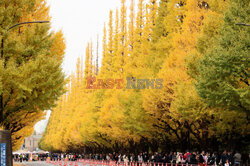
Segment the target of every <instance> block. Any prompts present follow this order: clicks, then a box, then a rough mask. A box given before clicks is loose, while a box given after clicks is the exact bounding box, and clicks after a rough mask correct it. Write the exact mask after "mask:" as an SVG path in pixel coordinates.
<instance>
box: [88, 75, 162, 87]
mask: <svg viewBox="0 0 250 166" xmlns="http://www.w3.org/2000/svg"><path fill="white" fill-rule="evenodd" d="M124 82H125V81H124V80H123V79H112V78H109V79H105V80H104V79H96V77H88V78H87V87H86V89H124ZM162 88H163V79H136V78H135V77H127V78H126V89H162Z"/></svg>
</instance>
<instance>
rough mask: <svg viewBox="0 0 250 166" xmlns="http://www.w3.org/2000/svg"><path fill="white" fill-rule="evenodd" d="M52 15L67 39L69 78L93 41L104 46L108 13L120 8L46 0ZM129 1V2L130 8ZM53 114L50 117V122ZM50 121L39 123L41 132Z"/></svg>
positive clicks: (102, 1)
mask: <svg viewBox="0 0 250 166" xmlns="http://www.w3.org/2000/svg"><path fill="white" fill-rule="evenodd" d="M47 2H48V5H49V6H50V15H51V16H52V29H53V30H56V31H58V30H62V31H63V33H64V36H65V39H66V55H65V58H64V63H63V70H64V72H65V73H66V74H67V75H69V74H71V72H73V71H74V70H75V64H76V60H77V58H78V57H80V56H81V57H84V53H85V47H86V45H87V42H89V41H90V40H91V39H92V40H93V42H94V43H96V39H97V35H98V34H99V41H100V44H101V41H102V35H103V25H104V22H106V23H107V22H108V18H109V11H110V10H111V9H112V10H114V11H115V10H116V8H119V7H120V2H121V1H120V0H70V1H69V0H47ZM129 2H130V0H127V4H128V5H129ZM128 9H129V7H128ZM49 115H50V113H48V114H47V119H48V117H49ZM47 121H48V120H42V121H41V122H39V123H38V124H36V126H35V129H36V131H38V132H42V131H43V130H44V129H45V127H46V124H47Z"/></svg>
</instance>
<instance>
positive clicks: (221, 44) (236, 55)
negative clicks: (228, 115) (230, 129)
mask: <svg viewBox="0 0 250 166" xmlns="http://www.w3.org/2000/svg"><path fill="white" fill-rule="evenodd" d="M249 12H250V9H249V1H240V0H233V1H231V4H230V9H229V11H228V12H227V13H226V14H225V17H224V22H225V23H224V25H223V26H222V28H221V30H220V32H219V33H220V36H219V37H218V38H217V42H216V45H215V46H214V47H212V48H211V50H210V51H208V52H207V53H206V54H205V55H204V57H203V58H202V60H201V62H200V65H199V75H198V78H197V81H198V82H197V84H196V88H197V91H198V93H199V95H200V96H201V97H202V98H203V99H204V101H205V102H206V103H207V104H209V105H210V106H213V107H220V108H226V109H229V110H238V111H243V112H246V113H247V114H249V112H250V111H249V110H250V88H249V75H250V73H249V68H250V63H249V59H250V54H249V43H250V36H249V34H250V33H249V32H250V29H249V28H248V27H245V26H238V25H235V24H236V23H239V22H243V23H249V21H250V17H249Z"/></svg>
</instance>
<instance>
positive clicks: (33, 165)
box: [17, 161, 82, 166]
mask: <svg viewBox="0 0 250 166" xmlns="http://www.w3.org/2000/svg"><path fill="white" fill-rule="evenodd" d="M17 164H20V163H17ZM72 164H73V165H70V162H68V164H67V166H75V163H72ZM21 166H60V164H59V163H57V165H54V164H48V163H46V162H41V161H35V162H23V163H22V164H21ZM62 166H64V163H62ZM78 166H82V164H81V163H78Z"/></svg>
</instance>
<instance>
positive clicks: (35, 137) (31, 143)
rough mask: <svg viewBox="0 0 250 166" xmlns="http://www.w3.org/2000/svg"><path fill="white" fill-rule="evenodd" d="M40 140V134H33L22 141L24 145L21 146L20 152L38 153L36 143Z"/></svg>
mask: <svg viewBox="0 0 250 166" xmlns="http://www.w3.org/2000/svg"><path fill="white" fill-rule="evenodd" d="M41 138H42V135H41V134H36V132H34V133H33V134H32V135H31V136H29V137H27V138H25V139H24V143H23V145H22V146H21V150H24V151H30V152H33V151H38V150H39V147H38V142H39V140H40V139H41Z"/></svg>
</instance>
